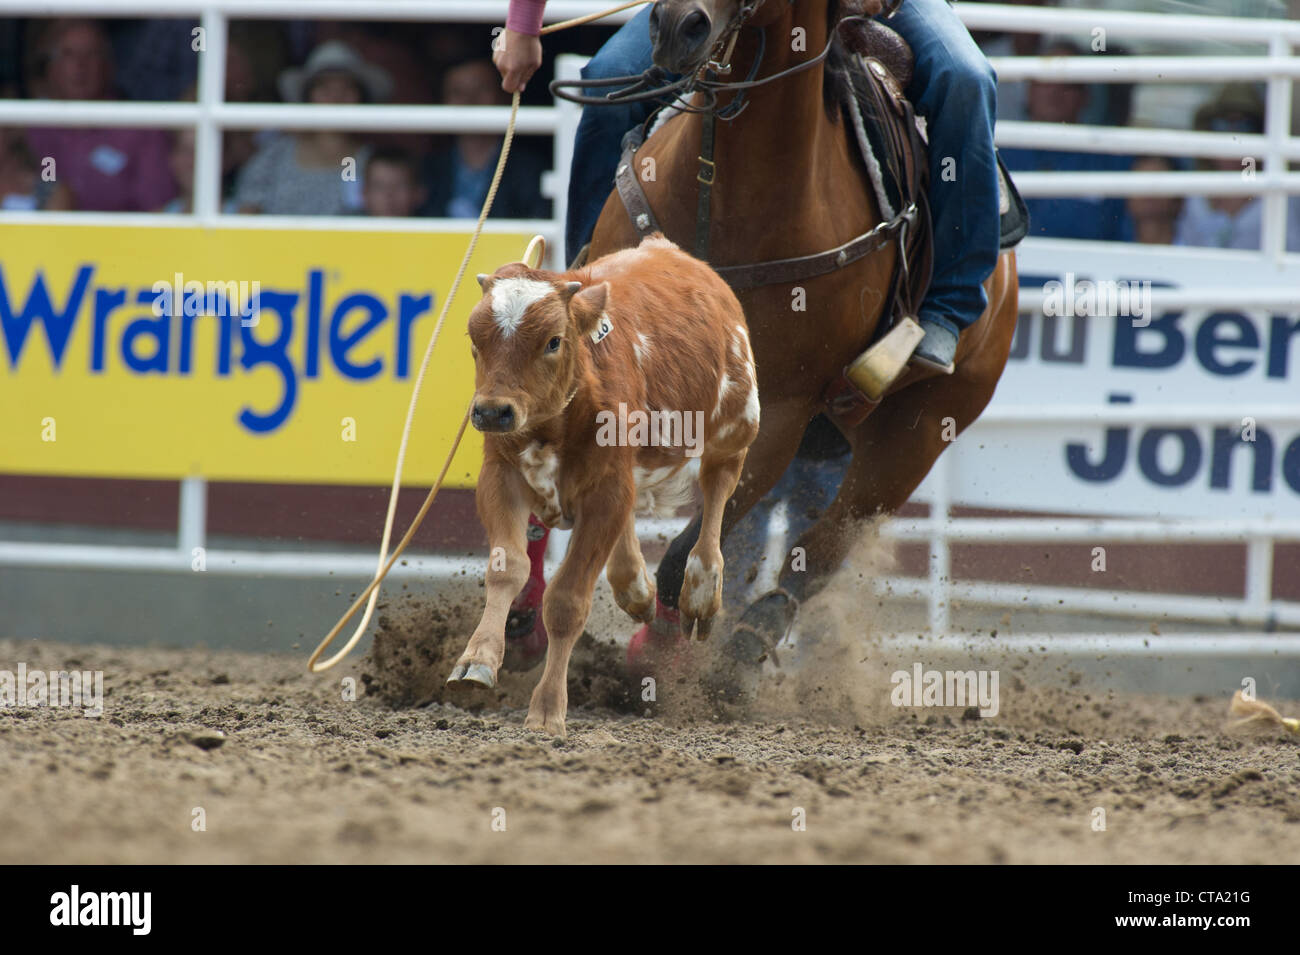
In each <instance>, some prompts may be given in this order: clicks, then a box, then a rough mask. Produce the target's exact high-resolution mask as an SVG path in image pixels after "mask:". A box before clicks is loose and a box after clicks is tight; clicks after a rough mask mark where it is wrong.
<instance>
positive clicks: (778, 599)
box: [705, 590, 799, 706]
mask: <svg viewBox="0 0 1300 955" xmlns="http://www.w3.org/2000/svg"><path fill="white" fill-rule="evenodd" d="M798 610H799V602H798V601H797V600H795V598H794V597H793V596H792V595H790V594H788V593H786V592H785V591H783V590H773V591H770V592H768V593H766V594H764V595H763V596H762V597H759V598H758V599H757V600H756V601H754V602H753V603H752V604H750V605H749V607H748V608H747V609H746V610H745V612H744V614H743V615H742V616H741V618H740V620H739V621H738V622H737V623H736V626H735V628H734V629H733V630H732V631H731V636H729V637H728V638H727V640H726V642H725V643H723V645H722V652H721V653H720V654H719V655H718V660H717V663H716V664H715V667H714V669H713V670H712V671H711V672H710V673H709V674H708V675H707V676H706V677H705V688H706V689H707V690H708V691H709V692H710V694H711V695H712V696H713V697H714V698H715V699H717V700H719V701H721V702H723V703H730V704H734V705H741V706H745V705H748V704H750V703H752V702H753V701H754V699H755V697H757V695H758V681H759V677H760V676H761V675H762V672H763V661H764V660H766V659H767V658H768V657H769V656H772V655H773V651H774V650H775V649H776V645H777V644H778V643H780V642H781V641H782V640H784V639H785V637H786V634H788V633H789V632H790V626H791V625H792V624H793V623H794V618H795V615H796V614H797V613H798Z"/></svg>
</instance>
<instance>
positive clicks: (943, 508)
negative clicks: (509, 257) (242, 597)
mask: <svg viewBox="0 0 1300 955" xmlns="http://www.w3.org/2000/svg"><path fill="white" fill-rule="evenodd" d="M604 6H606V4H605V3H604V2H603V0H596V2H587V0H552V2H551V3H550V4H548V7H547V11H546V13H547V18H548V20H560V19H566V18H569V17H572V16H577V15H580V14H584V13H589V12H592V11H595V10H598V9H601V8H603V7H604ZM506 7H507V3H506V2H504V0H368V2H364V3H358V2H354V0H121V2H111V3H110V2H105V0H0V16H62V15H89V16H100V17H102V16H141V17H148V16H153V17H197V18H198V20H199V22H200V25H201V26H202V29H203V31H204V52H203V53H202V54H201V55H200V64H199V85H198V101H197V102H196V103H138V102H97V103H82V102H59V103H51V102H44V101H42V102H24V101H16V100H0V125H17V126H40V125H59V126H68V125H87V126H99V125H104V126H152V127H183V126H192V127H194V128H195V130H196V148H195V178H194V182H195V195H194V205H193V212H192V213H189V214H187V215H188V221H191V222H193V223H194V225H195V226H202V227H240V228H284V227H292V228H300V229H301V228H312V229H347V230H357V229H360V230H376V231H383V230H402V231H438V232H444V231H463V230H464V229H465V223H464V222H462V221H454V220H409V219H403V220H374V219H357V218H337V217H305V218H291V219H286V218H281V217H270V216H258V217H244V216H230V215H225V214H222V213H221V211H220V196H219V195H218V191H217V190H218V183H219V178H220V177H219V175H218V171H219V169H220V152H219V151H220V144H221V132H222V130H223V129H226V128H256V129H264V128H278V129H326V128H330V129H348V130H357V131H380V130H382V131H386V132H394V131H420V132H439V133H457V132H485V131H500V130H504V128H505V125H506V121H507V117H508V114H509V111H508V109H506V108H497V107H475V108H462V107H445V106H394V105H370V106H357V107H339V106H330V107H324V106H310V105H300V104H228V103H224V102H222V94H223V90H224V86H225V76H224V72H225V52H226V42H227V25H228V23H229V21H230V20H232V19H301V18H321V19H338V20H418V21H446V22H484V23H500V22H504V18H505V13H506ZM957 10H958V12H959V14H960V15H961V16H962V18H963V19H964V20H965V21H966V23H967V25H968V26H970V27H971V28H973V29H984V30H1000V31H1010V32H1017V31H1020V32H1034V33H1038V32H1042V33H1063V32H1064V33H1069V32H1080V33H1089V32H1091V31H1092V30H1094V29H1096V28H1098V27H1101V28H1104V29H1105V30H1106V31H1107V32H1108V35H1109V37H1110V38H1111V39H1112V40H1116V39H1120V38H1134V37H1159V38H1162V39H1187V40H1203V39H1205V38H1207V37H1213V38H1215V39H1223V40H1233V41H1239V42H1243V43H1248V44H1254V45H1257V46H1258V47H1259V49H1258V51H1257V52H1256V53H1254V54H1253V55H1244V56H1236V57H1225V56H1215V57H1209V58H1206V57H1196V58H1189V57H1179V56H1134V57H1121V56H1114V57H1101V56H1098V57H1089V58H1075V59H1062V58H1043V57H1023V58H1021V57H999V58H995V59H994V66H995V68H996V69H997V71H998V73H999V76H1000V77H1001V78H1002V79H1003V80H1016V79H1027V78H1034V77H1043V78H1054V79H1058V80H1073V81H1087V82H1133V81H1140V82H1186V81H1196V82H1209V81H1220V80H1228V79H1232V80H1242V79H1258V80H1261V81H1265V82H1266V83H1267V109H1266V122H1265V130H1264V133H1263V134H1262V135H1260V136H1241V135H1235V134H1227V133H1223V134H1219V133H1201V132H1187V131H1175V130H1136V129H1130V128H1112V127H1097V126H1088V127H1066V126H1060V125H1056V124H1042V123H1031V122H1003V123H999V125H998V128H997V138H998V142H999V144H1001V145H1004V146H1039V145H1043V144H1044V143H1046V142H1050V143H1051V144H1052V145H1053V146H1054V147H1056V148H1067V149H1071V150H1075V151H1095V152H1110V153H1131V152H1134V151H1141V152H1144V153H1150V152H1158V153H1161V154H1164V155H1170V156H1188V157H1207V156H1233V157H1235V156H1242V155H1254V156H1257V157H1260V158H1262V159H1263V160H1264V169H1263V171H1260V172H1258V173H1257V174H1256V175H1255V176H1254V178H1253V179H1249V180H1247V179H1243V177H1242V176H1241V175H1238V174H1236V173H1142V174H1131V173H1075V172H1072V173H1064V174H1058V173H1022V174H1019V175H1017V177H1016V181H1017V184H1018V185H1019V187H1020V189H1021V192H1022V193H1023V194H1024V195H1026V196H1062V195H1090V194H1109V195H1152V194H1178V195H1182V194H1203V195H1211V194H1242V193H1251V194H1260V195H1262V196H1263V197H1264V202H1265V210H1264V227H1263V246H1262V250H1261V252H1260V256H1261V257H1262V258H1263V259H1265V260H1267V261H1270V262H1274V263H1278V264H1287V266H1288V267H1287V269H1286V271H1285V273H1280V274H1285V275H1288V276H1292V277H1293V276H1296V275H1300V271H1296V266H1297V265H1300V256H1288V255H1286V253H1285V252H1284V242H1285V208H1286V206H1285V204H1286V198H1287V196H1288V194H1291V193H1300V173H1288V172H1285V169H1286V163H1287V161H1288V160H1292V159H1300V138H1297V137H1293V136H1291V135H1290V129H1289V126H1290V116H1291V95H1292V92H1291V91H1292V82H1293V81H1294V80H1296V79H1300V58H1298V57H1296V56H1295V55H1294V53H1293V50H1294V47H1295V46H1296V45H1298V44H1300V23H1294V22H1288V21H1275V20H1243V19H1231V18H1220V17H1201V16H1171V15H1153V14H1138V13H1119V12H1112V11H1104V10H1097V11H1082V10H1059V9H1038V8H1026V7H1022V6H1014V7H1011V6H1001V5H996V4H959V5H958V7H957ZM632 13H633V12H632V11H629V12H625V13H622V14H619V15H616V16H615V17H614V18H612V19H611V21H607V22H611V23H615V22H619V21H621V20H625V19H627V18H628V17H630V16H631V15H632ZM489 38H490V35H489V33H488V32H487V31H486V30H485V34H484V47H485V51H486V47H487V44H488V41H489ZM580 63H581V60H579V59H577V58H574V57H561V58H560V59H559V62H558V66H557V72H559V73H560V75H567V76H573V75H576V72H577V69H578V66H579V65H580ZM577 118H578V110H577V108H576V107H574V106H572V105H571V104H567V103H560V104H558V105H557V106H555V107H540V108H539V107H526V108H523V109H521V110H520V112H519V118H518V124H517V132H519V133H521V134H554V135H555V170H554V172H553V173H552V174H551V175H550V176H549V177H548V179H547V182H546V184H545V185H546V190H547V192H548V194H549V195H550V197H551V198H552V200H553V201H554V206H555V212H554V218H553V219H552V220H550V221H547V222H540V223H539V222H515V221H505V220H494V221H492V222H490V223H489V224H488V227H487V228H488V230H489V231H494V232H519V231H530V232H531V231H538V232H542V233H544V234H546V235H547V236H548V238H549V239H550V240H552V241H551V245H552V247H553V248H558V247H560V245H562V241H561V240H562V235H563V219H564V205H565V193H566V185H567V184H566V175H567V170H568V166H569V160H570V158H571V150H572V142H573V131H574V129H575V127H576V123H577ZM0 221H4V222H14V223H24V222H27V223H40V224H46V225H48V224H52V223H69V224H73V223H75V224H86V223H88V222H97V223H104V222H109V223H130V224H133V225H162V224H168V225H174V224H175V223H176V222H177V217H176V216H162V215H150V214H131V213H122V214H95V213H3V214H0ZM1078 245H1079V246H1087V245H1089V244H1088V243H1081V244H1078ZM1075 247H1076V244H1073V243H1061V242H1056V243H1052V242H1041V241H1037V240H1034V239H1030V240H1027V241H1026V243H1025V244H1024V246H1023V247H1022V248H1023V249H1024V251H1025V252H1026V253H1027V254H1028V255H1029V257H1030V258H1031V259H1032V258H1034V257H1035V255H1036V254H1037V255H1038V256H1039V257H1040V258H1042V257H1049V258H1050V257H1060V256H1067V257H1068V256H1069V255H1071V254H1072V250H1073V249H1074V248H1075ZM1131 254H1132V255H1133V256H1135V257H1138V258H1140V256H1141V254H1142V252H1141V249H1140V248H1137V247H1134V248H1133V249H1132V250H1131ZM1288 281H1289V280H1288ZM1295 288H1296V287H1295V286H1294V285H1290V284H1286V285H1283V284H1281V280H1280V281H1279V285H1278V286H1277V287H1271V288H1258V287H1257V288H1250V289H1236V288H1232V287H1228V286H1224V285H1222V284H1220V285H1215V286H1213V287H1206V288H1193V289H1179V290H1155V291H1154V292H1153V295H1152V298H1153V303H1152V304H1153V306H1155V307H1156V308H1160V307H1181V306H1196V307H1203V308H1211V307H1215V306H1217V305H1219V304H1222V305H1224V306H1232V307H1238V308H1241V307H1253V308H1269V307H1283V306H1290V307H1293V308H1294V307H1295V306H1296V305H1297V294H1296V290H1295ZM1041 302H1042V296H1041V295H1039V294H1036V293H1035V292H1034V291H1033V290H1024V291H1022V295H1021V306H1022V311H1027V310H1033V309H1038V308H1041ZM1270 410H1271V411H1272V412H1275V414H1276V417H1277V418H1278V419H1279V420H1290V421H1296V420H1300V406H1285V407H1280V408H1275V409H1270ZM1249 411H1250V413H1255V414H1258V413H1259V409H1250V410H1249ZM1239 412H1240V409H1230V408H1228V409H1225V408H1221V407H1217V406H1215V407H1204V406H1198V407H1182V408H1179V409H1177V410H1168V409H1166V410H1158V409H1151V408H1147V407H1144V408H1141V409H1134V408H1132V407H1124V406H1118V407H1109V408H1096V407H1092V406H1081V407H1074V408H1064V409H1063V408H1060V407H1040V406H1036V405H1023V406H1012V405H1007V404H999V403H997V402H995V403H994V404H993V405H992V406H991V407H990V408H989V410H988V411H987V412H986V413H985V415H984V417H983V418H982V419H981V421H980V422H979V423H978V424H977V425H975V426H974V427H973V428H972V429H971V431H970V432H969V437H968V438H967V439H966V440H967V441H970V440H975V435H977V434H979V433H980V432H981V429H984V428H989V427H992V426H997V425H1010V424H1016V423H1041V422H1043V421H1054V422H1062V423H1064V422H1067V421H1068V422H1076V423H1087V424H1108V423H1111V422H1119V421H1123V420H1126V419H1134V420H1136V419H1135V418H1134V416H1137V415H1140V416H1141V418H1140V420H1141V421H1142V422H1144V423H1150V422H1152V421H1159V422H1174V421H1185V422H1196V423H1219V422H1227V421H1230V420H1232V419H1233V418H1234V417H1235V418H1240V417H1241V414H1240V413H1239ZM959 447H960V445H959ZM950 458H951V454H949V455H945V456H943V457H941V458H940V463H939V465H938V466H937V467H936V469H935V472H934V474H933V475H932V477H931V479H930V480H929V481H928V482H927V488H928V497H929V503H930V516H929V517H928V518H926V519H924V520H898V521H895V522H894V523H893V524H892V526H891V527H890V528H889V530H888V531H887V533H889V534H891V535H892V536H894V537H896V538H899V539H903V540H924V541H928V542H929V544H930V550H931V558H932V559H931V563H930V573H929V579H928V580H927V581H926V582H925V585H924V586H923V587H919V588H917V586H916V581H914V580H888V581H882V582H881V586H882V588H888V589H890V590H892V592H894V593H900V592H904V591H907V590H915V591H916V593H917V595H918V596H920V597H923V598H924V599H926V600H927V601H928V605H929V619H930V626H931V628H932V630H933V631H934V632H938V633H943V632H948V630H949V624H950V604H951V602H952V600H953V599H954V598H956V599H958V600H965V601H967V602H973V603H986V604H1014V605H1016V606H1020V607H1025V606H1030V607H1039V608H1042V609H1052V610H1056V609H1059V608H1060V606H1061V603H1062V602H1064V603H1065V604H1067V605H1069V606H1071V607H1073V608H1076V609H1083V610H1087V611H1090V612H1094V613H1099V614H1114V615H1120V616H1135V615H1143V616H1144V615H1150V614H1156V615H1159V616H1160V617H1162V618H1170V617H1173V618H1177V619H1185V620H1192V621H1198V620H1199V621H1205V622H1216V623H1223V622H1226V621H1230V620H1235V621H1239V622H1240V623H1241V624H1242V625H1246V626H1250V625H1253V626H1264V625H1268V626H1274V625H1280V626H1285V627H1300V604H1296V603H1286V602H1283V601H1279V600H1273V599H1271V596H1270V595H1271V593H1272V567H1273V543H1274V541H1275V540H1300V521H1289V522H1283V521H1263V520H1261V521H1253V522H1252V521H1243V520H1209V519H1205V520H1182V521H1177V522H1172V521H1159V520H1123V519H1107V520H1086V519H1069V520H1061V519H1041V520H1040V519H1031V518H1023V519H1015V520H1001V519H993V520H983V519H980V520H977V519H971V518H953V517H952V516H951V513H950V501H951V498H952V494H951V487H950V479H949V470H950V465H949V461H950ZM178 526H179V533H178V542H177V547H175V548H145V547H108V546H91V545H56V544H37V543H22V542H3V541H0V565H5V564H8V565H22V566H44V567H79V568H115V569H122V568H134V569H141V570H166V571H184V570H188V569H189V567H190V562H191V559H192V553H193V548H195V547H202V546H204V545H205V542H206V487H205V484H204V482H203V480H202V479H201V478H190V479H187V480H185V481H184V482H182V493H181V506H180V514H179V519H178ZM676 526H677V525H662V524H652V525H649V527H648V530H649V532H650V533H658V532H661V531H663V530H672V529H675V527H676ZM778 533H779V529H778ZM555 538H556V547H557V548H558V547H560V546H562V543H563V539H564V535H562V534H556V535H555ZM1099 539H1106V540H1110V541H1144V542H1171V543H1172V542H1179V541H1233V542H1246V543H1247V545H1248V560H1247V589H1246V594H1245V596H1244V598H1242V599H1239V600H1225V599H1220V598H1187V597H1183V596H1179V597H1177V598H1169V597H1165V596H1161V595H1152V594H1140V593H1122V592H1121V593H1116V592H1113V591H1108V592H1106V593H1104V594H1103V593H1098V592H1095V591H1089V590H1082V589H1073V588H1042V587H1025V586H1020V585H1014V586H1013V585H992V584H975V583H970V584H958V583H954V582H953V581H952V580H951V579H950V576H951V573H950V572H951V554H950V549H951V544H952V543H953V542H957V541H980V542H988V543H998V542H1001V543H1006V542H1011V541H1043V540H1051V541H1083V542H1088V541H1097V540H1099ZM206 562H207V569H208V571H209V572H218V573H234V574H241V575H283V576H300V577H301V576H315V575H324V574H330V573H335V574H353V575H355V576H356V577H357V578H358V579H361V578H365V577H367V576H368V575H369V574H370V572H371V569H372V566H373V556H371V555H364V554H356V555H349V554H321V553H310V554H308V553H297V552H295V553H270V552H253V551H244V552H234V551H225V552H222V551H208V552H207V554H206ZM464 565H465V562H464V561H460V560H453V559H447V558H439V557H412V558H411V559H410V561H409V562H408V563H406V564H405V565H404V566H400V567H397V568H394V573H396V574H398V575H420V576H434V577H437V576H441V575H451V574H459V573H460V572H461V570H462V569H463V567H464Z"/></svg>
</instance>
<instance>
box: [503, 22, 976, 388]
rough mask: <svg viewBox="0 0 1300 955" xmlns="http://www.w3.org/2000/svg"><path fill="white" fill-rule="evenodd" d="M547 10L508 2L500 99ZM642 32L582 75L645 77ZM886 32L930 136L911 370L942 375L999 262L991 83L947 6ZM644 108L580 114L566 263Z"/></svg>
mask: <svg viewBox="0 0 1300 955" xmlns="http://www.w3.org/2000/svg"><path fill="white" fill-rule="evenodd" d="M865 6H866V7H867V8H868V9H869V8H871V7H872V6H876V4H874V3H871V2H868V3H867V4H865ZM545 7H546V0H510V12H509V16H508V18H507V19H506V29H505V31H504V33H503V35H502V41H501V42H500V43H499V44H498V45H497V49H496V51H495V53H494V54H493V57H492V59H493V62H495V63H496V65H497V69H498V70H499V71H500V72H501V76H502V83H501V85H502V87H503V88H504V89H505V90H506V91H507V92H511V93H513V92H515V91H517V90H522V89H523V88H524V84H525V83H526V82H527V81H528V80H529V78H530V77H531V76H532V75H533V73H534V72H535V71H536V70H537V68H538V67H539V66H540V65H541V62H542V45H541V40H540V37H539V34H540V30H541V23H542V12H543V10H544V9H545ZM649 24H650V6H649V5H647V6H645V7H644V8H642V10H641V12H640V13H638V14H637V15H636V16H635V17H633V18H632V19H631V20H629V21H628V22H627V23H625V24H624V25H623V27H622V28H621V29H619V31H618V32H617V33H615V34H614V36H613V37H611V38H610V40H609V41H608V42H607V43H606V44H605V45H604V46H603V47H601V48H600V50H599V52H597V53H596V55H595V56H594V57H593V58H592V59H591V61H590V62H589V63H588V64H587V65H586V66H585V67H584V68H583V70H582V75H583V77H584V78H586V79H593V78H595V79H606V78H611V77H616V76H631V75H635V74H638V73H642V72H644V71H645V70H647V69H649V68H650V66H651V65H653V64H652V58H651V46H650V25H649ZM889 25H890V26H891V27H892V28H893V29H894V30H896V31H897V32H898V33H899V34H900V35H901V36H902V37H903V39H904V40H906V41H907V42H908V44H910V45H911V47H912V53H913V55H914V58H915V67H914V69H913V74H912V81H911V84H910V85H909V86H908V88H907V90H906V92H907V95H908V98H909V99H911V101H912V103H913V105H914V106H915V107H916V109H917V112H919V113H920V114H921V115H922V116H924V117H925V118H926V123H927V132H928V135H929V155H930V187H929V198H930V214H931V219H932V221H933V224H934V271H933V278H932V279H931V282H930V289H929V292H927V294H926V297H925V301H924V302H923V303H922V305H921V309H920V315H919V319H920V323H921V327H922V328H923V329H924V330H925V337H924V338H923V339H922V340H921V343H920V345H918V346H917V349H916V351H915V352H914V353H913V355H912V360H913V361H914V362H917V363H918V364H922V365H926V366H930V367H933V368H937V369H939V370H941V371H945V372H948V373H951V372H952V370H953V360H954V357H955V355H956V351H957V340H958V336H959V335H960V334H961V332H962V330H963V329H965V328H967V327H968V326H970V325H971V324H972V323H973V322H974V321H975V320H976V319H977V318H979V316H980V315H981V314H982V313H983V311H984V309H985V307H986V306H987V305H988V298H987V296H986V295H985V294H984V286H983V282H984V279H986V278H987V277H988V276H989V275H990V274H992V272H993V268H994V266H995V265H996V264H997V257H998V245H999V238H1000V223H999V218H998V174H997V160H996V158H995V156H994V152H993V121H994V116H995V115H996V113H997V77H996V75H995V74H994V72H993V68H992V66H990V65H989V62H988V60H986V59H985V58H984V54H983V53H981V52H980V49H979V47H978V46H976V45H975V41H974V40H972V39H971V35H970V33H968V32H967V30H966V27H965V26H964V25H963V24H962V22H961V20H960V19H959V18H958V17H957V15H956V14H955V13H953V11H952V9H951V8H950V7H949V6H948V4H947V3H946V2H945V0H902V3H901V4H900V5H899V7H898V9H897V11H896V12H895V13H894V14H893V15H892V16H891V17H890V18H889ZM653 108H654V107H653V105H651V104H648V103H646V104H641V103H633V104H623V105H618V106H589V107H586V108H584V109H583V111H582V121H581V123H580V124H579V126H578V134H577V138H576V140H575V141H574V148H573V167H572V169H571V170H570V173H569V206H568V221H567V222H566V223H565V255H566V256H567V259H568V261H570V262H572V261H573V259H574V258H575V257H576V256H577V254H578V251H579V250H580V249H581V248H582V246H584V245H585V244H586V243H587V242H588V241H589V240H590V238H591V234H592V232H593V231H594V230H595V228H596V220H597V219H598V218H599V217H600V211H601V209H602V208H603V207H604V205H605V200H606V198H607V197H608V196H609V193H610V190H611V189H612V188H613V182H614V169H615V167H616V166H617V165H618V160H619V154H620V147H621V143H622V138H623V134H624V133H625V132H627V131H628V130H629V129H632V128H633V127H635V126H639V125H640V124H641V123H643V122H644V121H645V119H646V118H647V117H648V115H649V113H650V111H651V110H652V109H653Z"/></svg>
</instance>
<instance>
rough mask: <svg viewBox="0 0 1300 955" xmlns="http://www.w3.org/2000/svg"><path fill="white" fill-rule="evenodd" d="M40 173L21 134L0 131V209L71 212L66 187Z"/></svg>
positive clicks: (70, 196)
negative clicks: (60, 210) (65, 210)
mask: <svg viewBox="0 0 1300 955" xmlns="http://www.w3.org/2000/svg"><path fill="white" fill-rule="evenodd" d="M41 173H42V170H41V168H40V166H39V165H38V164H37V162H36V158H35V157H34V156H33V155H32V154H31V150H29V149H28V148H27V143H26V141H25V139H24V138H23V133H22V130H19V129H0V209H6V210H21V211H24V212H30V211H32V210H35V209H71V208H72V195H71V193H70V192H69V191H68V187H67V186H65V185H64V184H63V183H61V182H54V181H52V180H50V179H47V178H45V177H44V176H43V175H42V174H41Z"/></svg>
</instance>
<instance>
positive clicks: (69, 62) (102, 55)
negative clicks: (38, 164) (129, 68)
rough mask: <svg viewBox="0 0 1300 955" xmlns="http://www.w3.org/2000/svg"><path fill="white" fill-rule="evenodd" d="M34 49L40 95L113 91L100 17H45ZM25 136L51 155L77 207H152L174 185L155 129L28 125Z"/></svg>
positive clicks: (82, 96)
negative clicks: (42, 28)
mask: <svg viewBox="0 0 1300 955" xmlns="http://www.w3.org/2000/svg"><path fill="white" fill-rule="evenodd" d="M33 52H34V54H35V58H36V62H35V65H34V74H35V76H34V84H35V89H36V90H37V91H38V94H39V95H40V96H42V97H44V98H49V99H60V100H102V99H112V98H114V95H113V62H112V56H111V53H110V50H109V45H108V36H107V34H106V33H105V32H104V28H103V27H102V26H101V25H100V24H99V23H98V22H97V21H94V20H52V21H48V22H47V23H46V24H45V28H44V30H43V31H42V32H41V33H40V35H39V36H38V37H37V40H36V43H35V44H34V50H33ZM27 142H28V144H29V146H30V147H31V150H32V152H33V153H34V154H35V155H36V156H38V157H40V158H41V159H42V160H43V159H46V158H49V159H52V160H53V161H54V171H55V177H56V179H57V181H59V182H62V183H65V184H66V185H67V186H68V189H69V190H70V191H71V194H72V201H73V203H74V204H75V206H76V208H78V209H93V210H101V211H113V212H142V211H153V210H155V209H157V208H159V207H160V206H161V205H162V204H163V203H164V202H166V201H167V200H168V199H170V198H171V197H172V196H173V195H174V194H175V192H176V186H175V183H174V182H173V181H172V177H171V173H170V172H169V171H168V168H167V151H168V150H167V136H166V134H165V133H163V132H162V131H160V130H145V129H63V128H58V127H41V128H36V129H31V130H29V131H28V133H27Z"/></svg>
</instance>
